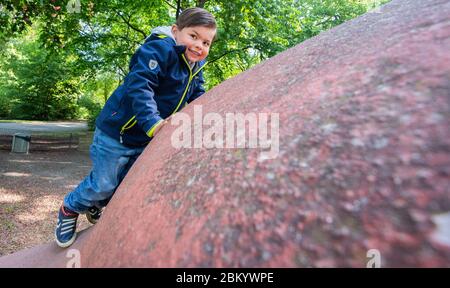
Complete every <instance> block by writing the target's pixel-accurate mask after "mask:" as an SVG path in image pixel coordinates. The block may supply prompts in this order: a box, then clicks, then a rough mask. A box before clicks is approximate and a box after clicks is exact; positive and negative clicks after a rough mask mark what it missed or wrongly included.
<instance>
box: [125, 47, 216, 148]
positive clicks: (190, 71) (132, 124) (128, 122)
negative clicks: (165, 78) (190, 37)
mask: <svg viewBox="0 0 450 288" xmlns="http://www.w3.org/2000/svg"><path fill="white" fill-rule="evenodd" d="M181 57H182V58H183V60H184V62H185V63H186V65H187V67H188V69H189V81H188V84H187V85H186V88H185V89H184V92H183V96H182V97H181V100H180V102H179V103H178V105H177V107H176V108H175V110H174V111H173V112H172V114H174V113H175V112H177V110H178V108H179V107H180V105H181V103H183V100H184V97H185V96H186V93H187V91H188V89H189V86H190V85H191V82H192V79H194V77H195V75H197V74H198V73H199V72H200V70H202V69H203V67H205V65H206V64H207V63H208V62H205V64H203V66H202V67H200V68H199V69H198V70H197V71H196V72H195V73H194V74H192V69H191V66H189V63H188V62H187V60H186V58H185V57H184V54H182V55H181ZM185 106H186V105H185ZM172 114H171V115H172ZM135 118H136V115H134V116H133V117H131V119H130V120H128V121H127V123H125V125H123V126H122V128H121V129H120V143H123V140H122V135H123V134H124V133H125V130H128V129H131V128H133V126H134V125H136V123H137V120H134V119H135ZM133 120H134V121H133ZM131 121H133V123H131V125H129V126H128V127H127V125H128V124H130V122H131Z"/></svg>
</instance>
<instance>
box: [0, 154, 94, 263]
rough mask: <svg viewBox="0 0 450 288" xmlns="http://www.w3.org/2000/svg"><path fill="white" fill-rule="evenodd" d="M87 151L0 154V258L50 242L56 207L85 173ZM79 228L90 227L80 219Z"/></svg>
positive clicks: (86, 170)
mask: <svg viewBox="0 0 450 288" xmlns="http://www.w3.org/2000/svg"><path fill="white" fill-rule="evenodd" d="M90 168H91V161H90V159H89V155H88V152H80V151H76V150H70V151H64V152H39V153H38V152H36V153H30V154H28V155H25V154H13V153H10V152H8V151H0V256H1V255H6V254H10V253H13V252H16V251H18V250H21V249H24V248H29V247H32V246H35V245H37V244H42V243H46V242H49V241H53V229H54V226H55V224H56V217H57V212H58V208H59V206H60V205H61V203H62V200H63V198H64V196H65V194H66V193H68V192H69V191H71V190H72V189H73V188H75V187H76V185H78V183H79V182H80V181H81V180H82V179H83V178H84V177H85V176H86V175H87V174H88V173H89V170H90ZM78 225H79V226H78V227H79V229H84V228H86V227H87V226H89V225H90V224H89V223H88V222H87V221H86V219H85V217H80V221H79V224H78Z"/></svg>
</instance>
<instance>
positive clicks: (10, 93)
mask: <svg viewBox="0 0 450 288" xmlns="http://www.w3.org/2000/svg"><path fill="white" fill-rule="evenodd" d="M34 32H35V31H33V30H32V31H31V32H29V33H27V36H28V38H25V39H12V40H11V41H10V43H9V45H7V46H8V50H7V51H6V52H4V54H6V57H5V59H4V60H3V63H1V66H2V68H3V69H2V72H1V74H0V77H1V78H2V79H5V81H4V82H3V83H4V84H3V85H2V89H1V98H2V99H10V103H13V104H12V106H10V107H9V109H8V110H6V111H3V114H8V112H9V114H10V115H9V116H12V117H14V118H16V119H42V120H56V119H71V118H76V117H77V113H78V105H77V104H76V101H77V98H78V96H79V94H80V91H79V84H80V79H79V77H77V76H76V73H74V71H73V69H72V67H71V58H70V57H67V55H65V54H62V53H61V54H55V53H52V52H51V51H47V50H45V49H42V48H41V47H40V45H39V43H38V42H37V41H36V40H35V39H34V38H35V35H34ZM5 116H6V115H3V117H5Z"/></svg>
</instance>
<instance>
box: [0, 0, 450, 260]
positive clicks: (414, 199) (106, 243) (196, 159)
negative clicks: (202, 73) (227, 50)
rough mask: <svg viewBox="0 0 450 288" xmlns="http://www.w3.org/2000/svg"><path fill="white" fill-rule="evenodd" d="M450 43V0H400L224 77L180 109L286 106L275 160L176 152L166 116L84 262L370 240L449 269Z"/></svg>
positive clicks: (262, 256) (275, 109)
mask: <svg viewBox="0 0 450 288" xmlns="http://www.w3.org/2000/svg"><path fill="white" fill-rule="evenodd" d="M448 47H450V1H439V0H425V1H406V0H394V1H392V2H390V3H389V4H387V5H385V6H383V7H382V8H381V13H368V14H365V15H363V16H361V17H359V18H357V19H354V20H352V21H349V22H347V23H345V24H343V25H340V26H338V27H336V28H334V29H332V30H330V31H327V32H324V33H322V34H320V35H319V36H317V37H314V38H312V39H310V40H307V41H305V42H303V43H301V44H299V45H298V46H296V47H294V48H292V49H289V50H287V51H285V52H283V53H281V54H279V55H277V56H275V57H273V58H271V59H269V60H267V61H265V62H263V63H261V64H259V65H257V66H255V67H254V68H252V69H250V70H248V71H246V72H244V73H242V74H240V75H238V76H236V77H234V78H232V79H230V80H227V81H225V82H224V83H222V84H220V85H219V86H217V87H215V88H214V89H212V90H210V91H209V92H208V93H207V94H206V95H204V96H203V97H201V98H199V99H198V100H196V101H195V102H193V103H192V104H191V105H189V106H187V107H186V108H185V109H184V110H183V112H185V113H187V114H189V115H191V116H192V115H193V111H194V105H202V110H203V115H205V114H206V113H209V112H215V113H218V114H220V115H222V116H223V117H224V118H225V115H226V113H238V112H239V113H251V112H254V113H262V112H266V113H279V128H280V129H279V135H280V151H279V155H278V157H276V158H275V159H271V160H265V161H258V157H259V155H260V153H261V151H262V149H237V148H236V149H206V148H197V149H187V148H179V149H177V148H174V147H173V145H171V135H172V133H173V132H174V131H175V129H176V127H175V126H170V125H166V127H164V129H162V130H161V132H160V134H159V135H158V137H156V138H155V139H154V140H153V141H152V142H151V143H150V144H149V146H148V147H147V149H146V150H145V152H144V153H143V154H142V155H141V157H140V158H139V159H138V161H137V162H136V163H135V165H134V166H133V168H132V169H131V171H130V172H129V174H128V176H127V177H126V178H125V180H124V182H123V183H122V185H121V186H120V187H119V189H118V191H117V192H116V195H115V196H114V198H113V200H112V201H111V202H110V204H109V206H108V207H107V209H106V211H105V213H104V215H103V216H102V217H103V218H102V219H101V221H100V222H99V223H98V224H97V225H96V226H94V227H93V228H91V229H89V230H88V231H86V233H83V235H82V236H81V237H80V239H78V240H77V242H76V243H75V244H74V246H73V247H72V248H76V249H79V251H80V255H81V266H82V267H366V264H367V262H368V260H370V258H368V254H367V253H368V251H369V250H371V249H377V250H378V251H379V252H380V256H381V267H449V266H450V240H449V238H450V233H449V231H448V229H449V228H448V227H450V197H449V195H450V193H449V192H450V191H449V190H450V183H449V182H450V181H449V179H450V177H449V175H450V131H449V127H450V123H449V122H450V121H449V119H450V118H449V116H450V113H449V112H450V101H449V100H450V99H449V98H450V53H448ZM66 254H67V250H61V249H58V248H56V247H55V244H53V243H50V244H47V245H42V246H38V247H35V248H33V249H31V250H25V251H20V252H18V253H16V254H12V255H8V256H5V257H2V258H0V267H11V266H21V267H24V266H25V267H28V266H31V267H57V266H59V267H65V266H66V263H67V260H68V258H66V256H67V255H66ZM32 259H34V260H32Z"/></svg>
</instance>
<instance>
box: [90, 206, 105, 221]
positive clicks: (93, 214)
mask: <svg viewBox="0 0 450 288" xmlns="http://www.w3.org/2000/svg"><path fill="white" fill-rule="evenodd" d="M102 213H103V208H97V207H96V206H93V207H91V208H89V209H88V211H87V212H86V218H87V220H88V221H89V222H91V223H92V224H95V223H97V221H98V219H100V216H102Z"/></svg>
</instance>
